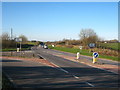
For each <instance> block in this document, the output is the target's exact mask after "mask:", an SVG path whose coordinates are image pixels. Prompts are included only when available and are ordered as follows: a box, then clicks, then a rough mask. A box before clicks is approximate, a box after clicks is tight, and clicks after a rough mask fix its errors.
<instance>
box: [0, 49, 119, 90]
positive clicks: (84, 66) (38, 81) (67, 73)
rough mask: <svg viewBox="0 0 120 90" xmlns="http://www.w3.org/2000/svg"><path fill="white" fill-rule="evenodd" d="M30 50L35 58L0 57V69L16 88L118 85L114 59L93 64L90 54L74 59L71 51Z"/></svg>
mask: <svg viewBox="0 0 120 90" xmlns="http://www.w3.org/2000/svg"><path fill="white" fill-rule="evenodd" d="M32 52H34V54H35V55H37V58H16V57H1V58H2V63H3V71H4V72H6V74H7V75H8V76H9V77H10V79H11V80H12V82H13V83H15V85H16V86H17V87H18V88H96V87H97V88H98V87H99V88H108V87H109V88H118V87H119V83H118V80H119V78H118V75H119V73H118V65H119V63H118V62H115V61H111V60H104V59H99V60H100V61H99V62H98V63H97V64H93V63H92V59H91V57H87V56H82V55H81V56H80V59H79V60H76V55H75V54H71V53H66V52H61V51H57V50H51V49H43V48H33V49H32ZM38 57H39V58H38ZM103 61H104V62H103ZM103 63H104V64H103ZM116 90H118V89H116Z"/></svg>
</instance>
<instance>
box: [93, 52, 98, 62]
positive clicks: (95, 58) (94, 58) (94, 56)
mask: <svg viewBox="0 0 120 90" xmlns="http://www.w3.org/2000/svg"><path fill="white" fill-rule="evenodd" d="M98 56H99V54H98V53H97V52H94V53H93V63H94V64H95V63H96V62H97V57H98Z"/></svg>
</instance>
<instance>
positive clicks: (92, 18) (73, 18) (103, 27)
mask: <svg viewBox="0 0 120 90" xmlns="http://www.w3.org/2000/svg"><path fill="white" fill-rule="evenodd" d="M11 28H12V29H13V35H14V36H16V37H18V36H19V35H21V34H23V35H25V36H26V37H28V39H29V40H39V41H58V40H62V39H64V38H65V39H76V40H78V39H79V33H80V30H81V29H89V28H90V29H93V30H94V31H95V32H96V33H97V35H98V36H99V37H101V38H102V39H104V40H110V39H118V3H117V2H3V3H2V30H3V32H8V33H10V29H11Z"/></svg>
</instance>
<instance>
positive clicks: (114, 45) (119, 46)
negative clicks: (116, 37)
mask: <svg viewBox="0 0 120 90" xmlns="http://www.w3.org/2000/svg"><path fill="white" fill-rule="evenodd" d="M99 45H100V46H101V47H103V48H108V49H112V50H120V43H100V44H99Z"/></svg>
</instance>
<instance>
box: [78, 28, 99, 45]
mask: <svg viewBox="0 0 120 90" xmlns="http://www.w3.org/2000/svg"><path fill="white" fill-rule="evenodd" d="M79 37H80V40H81V41H82V43H83V44H84V45H87V44H88V43H95V42H97V41H98V40H99V38H98V35H97V34H96V33H95V32H94V30H92V29H82V30H81V31H80V34H79Z"/></svg>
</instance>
